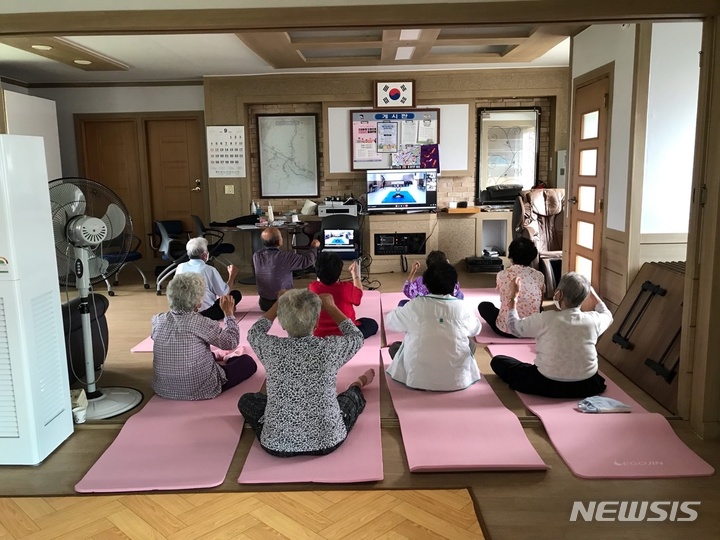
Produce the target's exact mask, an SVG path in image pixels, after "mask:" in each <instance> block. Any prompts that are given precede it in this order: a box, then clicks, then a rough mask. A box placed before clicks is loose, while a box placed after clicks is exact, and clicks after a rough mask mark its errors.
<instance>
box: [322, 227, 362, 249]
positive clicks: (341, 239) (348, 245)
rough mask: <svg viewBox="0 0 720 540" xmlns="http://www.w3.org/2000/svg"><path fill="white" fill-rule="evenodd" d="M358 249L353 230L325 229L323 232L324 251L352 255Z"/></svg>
mask: <svg viewBox="0 0 720 540" xmlns="http://www.w3.org/2000/svg"><path fill="white" fill-rule="evenodd" d="M356 248H357V246H356V244H355V231H354V230H353V229H325V230H324V231H323V250H327V251H334V252H338V253H351V252H353V251H355V250H356Z"/></svg>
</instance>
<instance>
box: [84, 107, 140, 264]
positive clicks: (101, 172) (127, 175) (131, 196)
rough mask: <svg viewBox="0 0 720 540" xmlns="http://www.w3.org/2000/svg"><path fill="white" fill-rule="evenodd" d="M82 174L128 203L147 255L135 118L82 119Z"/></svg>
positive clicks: (134, 232)
mask: <svg viewBox="0 0 720 540" xmlns="http://www.w3.org/2000/svg"><path fill="white" fill-rule="evenodd" d="M78 126H79V130H78V131H79V133H78V135H79V137H78V138H79V141H78V150H79V152H78V155H79V163H78V166H79V170H80V175H81V176H84V177H86V178H89V179H90V180H95V181H97V182H99V183H101V184H103V185H104V186H106V187H108V188H110V189H111V190H112V191H113V192H115V194H116V195H117V196H118V197H120V199H121V200H122V201H123V202H124V203H125V206H126V207H127V209H128V212H129V213H130V217H131V218H132V222H133V234H134V235H135V236H137V237H138V238H140V240H141V242H140V251H141V252H142V254H143V256H145V257H147V256H148V253H147V246H146V242H145V235H146V230H145V217H144V211H143V190H142V185H141V180H140V176H141V175H140V147H139V145H138V132H137V124H136V122H135V120H128V119H125V120H97V121H96V120H80V122H79V124H78Z"/></svg>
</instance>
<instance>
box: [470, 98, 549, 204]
mask: <svg viewBox="0 0 720 540" xmlns="http://www.w3.org/2000/svg"><path fill="white" fill-rule="evenodd" d="M539 128H540V108H537V107H528V108H502V109H478V118H477V145H478V147H477V163H476V167H475V171H476V180H477V184H476V185H477V189H478V196H479V195H480V192H481V191H482V190H484V189H487V188H488V187H489V186H495V185H501V184H518V185H522V187H523V189H530V188H532V187H533V186H534V185H535V184H536V183H537V171H538V153H539V145H540V137H539V136H538V130H539Z"/></svg>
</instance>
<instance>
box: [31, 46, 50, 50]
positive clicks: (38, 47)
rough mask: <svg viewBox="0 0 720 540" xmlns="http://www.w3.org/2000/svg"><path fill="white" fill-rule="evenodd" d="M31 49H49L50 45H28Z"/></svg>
mask: <svg viewBox="0 0 720 540" xmlns="http://www.w3.org/2000/svg"><path fill="white" fill-rule="evenodd" d="M30 48H31V49H35V50H37V51H51V50H52V47H51V46H50V45H30Z"/></svg>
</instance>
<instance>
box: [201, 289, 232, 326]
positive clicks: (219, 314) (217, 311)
mask: <svg viewBox="0 0 720 540" xmlns="http://www.w3.org/2000/svg"><path fill="white" fill-rule="evenodd" d="M230 296H232V297H233V298H234V299H235V305H236V306H237V305H238V304H239V303H240V300H242V293H241V292H240V291H230ZM200 315H202V316H203V317H207V318H208V319H212V320H213V321H222V320H223V319H224V318H225V313H223V310H222V308H221V307H220V299H219V298H218V299H217V300H215V303H214V304H213V305H212V306H210V307H209V308H207V309H206V310H205V311H201V312H200Z"/></svg>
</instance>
